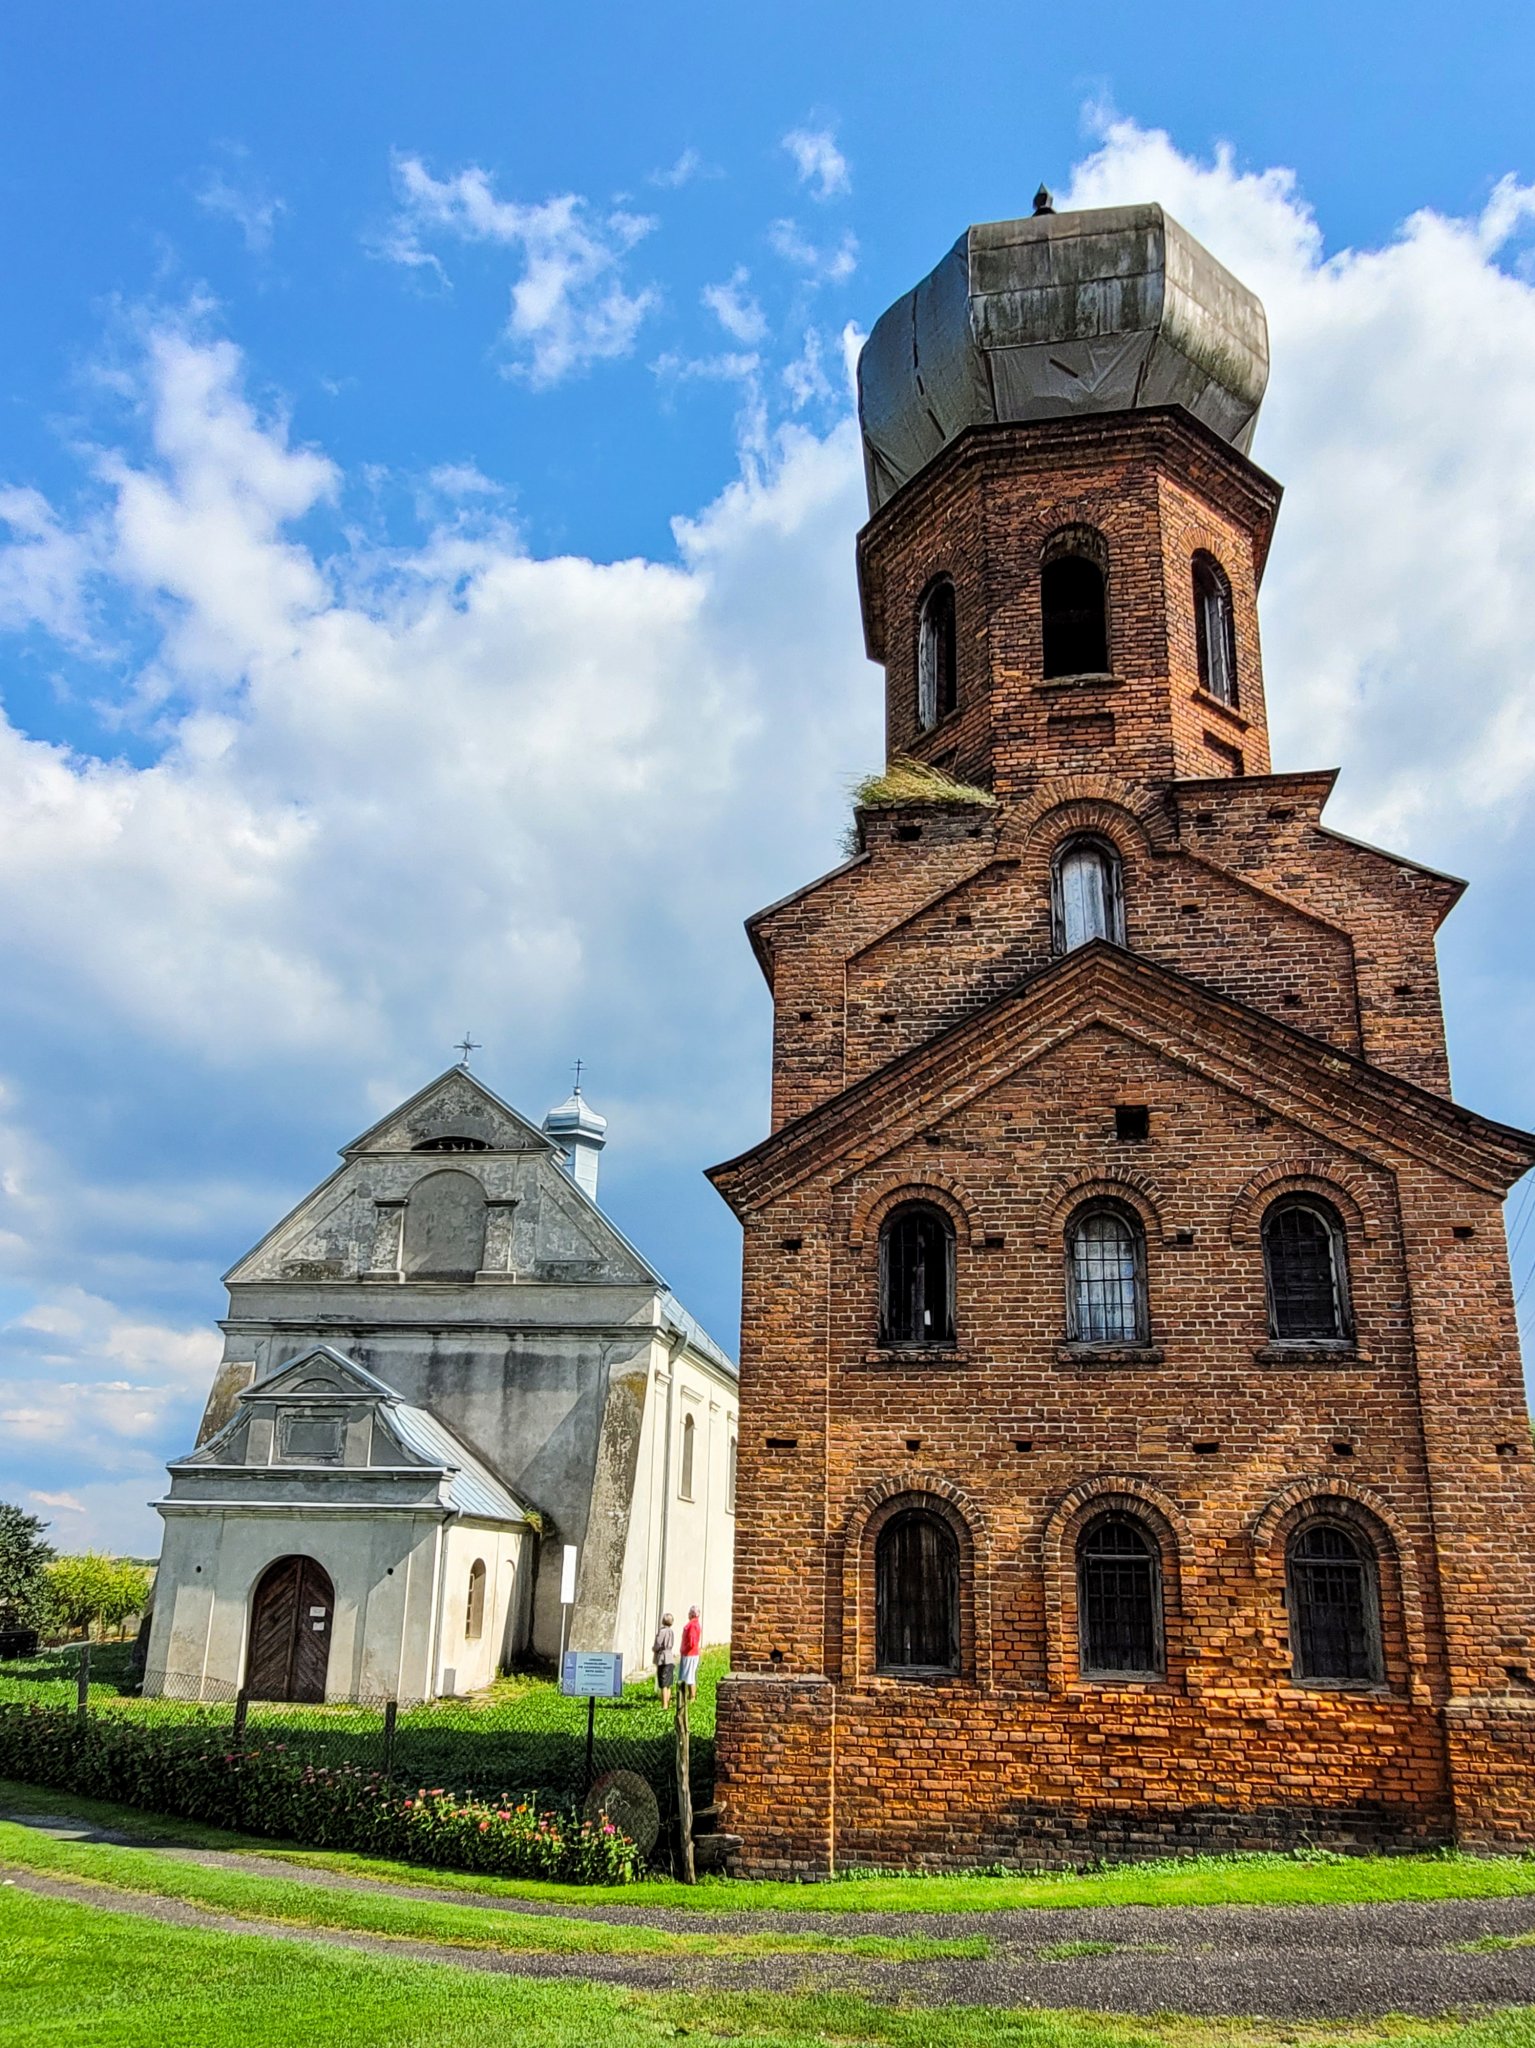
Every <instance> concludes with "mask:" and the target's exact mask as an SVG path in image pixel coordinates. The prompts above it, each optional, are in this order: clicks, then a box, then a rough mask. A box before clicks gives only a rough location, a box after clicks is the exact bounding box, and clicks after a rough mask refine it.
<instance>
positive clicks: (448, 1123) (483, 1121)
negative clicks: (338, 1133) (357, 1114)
mask: <svg viewBox="0 0 1535 2048" xmlns="http://www.w3.org/2000/svg"><path fill="white" fill-rule="evenodd" d="M552 1150H553V1147H552V1146H551V1144H550V1142H549V1140H548V1139H547V1138H546V1137H545V1136H544V1134H543V1132H542V1131H540V1130H537V1129H536V1128H535V1127H534V1126H533V1125H532V1124H530V1123H529V1122H528V1121H527V1119H526V1118H525V1117H522V1116H519V1115H518V1113H517V1111H516V1110H515V1109H513V1108H512V1106H511V1105H510V1103H506V1102H503V1101H502V1100H501V1098H500V1096H499V1095H496V1094H493V1093H492V1091H491V1090H490V1089H489V1088H487V1087H486V1086H485V1085H484V1083H483V1082H481V1081H479V1080H477V1079H476V1078H475V1076H474V1075H473V1074H471V1073H470V1072H469V1071H468V1069H467V1068H465V1067H450V1068H449V1069H448V1071H447V1072H446V1073H445V1074H439V1075H438V1077H437V1079H436V1080H435V1081H432V1082H429V1083H428V1085H427V1086H426V1087H425V1088H423V1089H422V1090H421V1092H420V1093H419V1094H417V1095H413V1096H412V1097H411V1098H410V1100H409V1102H404V1103H401V1105H400V1107H399V1108H398V1109H396V1110H391V1111H390V1113H389V1115H388V1116H386V1117H384V1118H382V1119H381V1120H380V1121H379V1122H378V1123H376V1124H374V1125H373V1126H372V1128H371V1129H369V1130H366V1131H364V1132H363V1133H362V1135H361V1136H360V1137H357V1138H354V1139H353V1140H352V1142H351V1144H350V1145H346V1146H343V1147H342V1157H343V1158H345V1159H351V1158H354V1157H355V1156H356V1155H357V1154H359V1153H365V1152H437V1151H441V1152H459V1151H462V1152H550V1151H552Z"/></svg>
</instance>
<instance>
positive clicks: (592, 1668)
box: [560, 1650, 624, 1700]
mask: <svg viewBox="0 0 1535 2048" xmlns="http://www.w3.org/2000/svg"><path fill="white" fill-rule="evenodd" d="M560 1691H561V1692H562V1693H565V1694H566V1695H567V1696H568V1697H570V1698H573V1699H579V1700H589V1699H594V1700H621V1699H622V1698H623V1696H624V1660H623V1658H622V1657H620V1656H616V1655H612V1654H610V1653H609V1652H608V1651H606V1650H567V1651H566V1652H565V1656H564V1659H563V1661H562V1662H561V1665H560Z"/></svg>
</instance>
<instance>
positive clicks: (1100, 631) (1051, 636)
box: [1039, 527, 1109, 681]
mask: <svg viewBox="0 0 1535 2048" xmlns="http://www.w3.org/2000/svg"><path fill="white" fill-rule="evenodd" d="M1108 566H1109V564H1108V550H1107V548H1106V547H1105V546H1104V544H1103V537H1102V535H1101V534H1097V533H1094V532H1093V531H1092V529H1091V528H1090V527H1068V528H1067V529H1066V530H1065V531H1064V532H1062V533H1058V534H1056V535H1054V536H1053V537H1052V538H1051V539H1050V540H1049V541H1047V542H1046V544H1045V551H1044V556H1043V559H1042V562H1041V565H1040V572H1039V601H1040V614H1041V619H1040V623H1041V630H1042V633H1043V638H1044V673H1045V679H1046V681H1049V680H1050V679H1051V678H1052V677H1057V676H1101V675H1107V673H1108V668H1109V610H1108Z"/></svg>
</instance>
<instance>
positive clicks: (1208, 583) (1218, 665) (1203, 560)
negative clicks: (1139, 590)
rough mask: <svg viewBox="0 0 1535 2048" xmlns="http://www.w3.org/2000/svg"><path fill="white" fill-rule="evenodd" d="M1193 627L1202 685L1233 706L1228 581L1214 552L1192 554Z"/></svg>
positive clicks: (1233, 644)
mask: <svg viewBox="0 0 1535 2048" xmlns="http://www.w3.org/2000/svg"><path fill="white" fill-rule="evenodd" d="M1194 630H1195V635H1196V637H1197V639H1198V642H1199V682H1200V687H1201V688H1202V689H1205V690H1208V691H1209V693H1210V695H1211V696H1212V697H1215V698H1217V699H1218V700H1219V701H1220V702H1221V703H1222V704H1229V705H1230V706H1231V708H1232V709H1233V710H1235V709H1236V702H1237V636H1236V622H1235V619H1234V617H1233V614H1232V609H1231V585H1230V583H1229V582H1228V581H1227V580H1226V572H1225V570H1224V569H1223V568H1222V567H1221V565H1220V563H1219V562H1217V561H1216V559H1215V557H1214V555H1207V554H1204V553H1200V554H1197V555H1196V556H1195V557H1194Z"/></svg>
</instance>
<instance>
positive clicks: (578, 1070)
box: [576, 1060, 586, 1095]
mask: <svg viewBox="0 0 1535 2048" xmlns="http://www.w3.org/2000/svg"><path fill="white" fill-rule="evenodd" d="M585 1065H586V1061H585V1060H577V1061H576V1093H577V1095H579V1094H580V1093H581V1069H582V1068H583V1067H584V1066H585Z"/></svg>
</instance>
